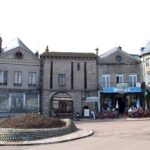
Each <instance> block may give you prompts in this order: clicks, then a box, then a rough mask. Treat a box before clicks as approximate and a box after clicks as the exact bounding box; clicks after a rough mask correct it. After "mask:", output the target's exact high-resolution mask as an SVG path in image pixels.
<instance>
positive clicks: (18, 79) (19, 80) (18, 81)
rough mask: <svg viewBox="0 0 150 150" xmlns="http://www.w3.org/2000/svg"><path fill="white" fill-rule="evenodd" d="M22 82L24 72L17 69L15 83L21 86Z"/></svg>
mask: <svg viewBox="0 0 150 150" xmlns="http://www.w3.org/2000/svg"><path fill="white" fill-rule="evenodd" d="M21 84H22V72H21V71H16V72H15V83H14V85H18V86H21Z"/></svg>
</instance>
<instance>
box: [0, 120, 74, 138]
mask: <svg viewBox="0 0 150 150" xmlns="http://www.w3.org/2000/svg"><path fill="white" fill-rule="evenodd" d="M62 121H65V122H66V126H65V127H62V128H44V129H14V128H0V141H32V140H39V139H46V138H49V137H56V136H61V135H65V134H69V133H72V132H75V131H77V128H76V126H75V124H74V122H73V121H72V120H71V119H62Z"/></svg>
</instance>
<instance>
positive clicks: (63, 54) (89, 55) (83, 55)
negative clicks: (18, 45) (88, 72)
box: [41, 51, 96, 59]
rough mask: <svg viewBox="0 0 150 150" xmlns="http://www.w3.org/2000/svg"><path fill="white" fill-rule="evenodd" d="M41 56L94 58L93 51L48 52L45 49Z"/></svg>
mask: <svg viewBox="0 0 150 150" xmlns="http://www.w3.org/2000/svg"><path fill="white" fill-rule="evenodd" d="M41 57H50V58H93V59H95V58H96V54H94V53H75V52H49V51H46V52H44V53H42V54H41Z"/></svg>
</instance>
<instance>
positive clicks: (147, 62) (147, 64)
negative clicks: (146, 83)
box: [146, 58, 150, 67]
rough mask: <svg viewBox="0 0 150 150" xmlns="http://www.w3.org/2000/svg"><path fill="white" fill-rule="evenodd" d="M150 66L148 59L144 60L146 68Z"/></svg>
mask: <svg viewBox="0 0 150 150" xmlns="http://www.w3.org/2000/svg"><path fill="white" fill-rule="evenodd" d="M148 66H150V58H148V59H146V67H148Z"/></svg>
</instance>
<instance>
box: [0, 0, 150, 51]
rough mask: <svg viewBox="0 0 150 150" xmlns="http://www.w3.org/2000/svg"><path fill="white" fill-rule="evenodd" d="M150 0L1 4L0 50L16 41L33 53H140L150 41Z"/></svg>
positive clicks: (9, 0) (15, 0) (13, 0)
mask: <svg viewBox="0 0 150 150" xmlns="http://www.w3.org/2000/svg"><path fill="white" fill-rule="evenodd" d="M149 6H150V1H149V0H0V7H1V8H0V20H1V21H0V35H1V37H2V39H3V44H2V46H3V47H6V45H7V44H9V43H10V42H11V41H12V40H13V39H14V38H16V37H19V38H20V39H21V40H22V41H23V42H24V43H25V44H26V45H27V46H28V47H29V48H30V49H31V50H32V51H33V52H36V51H39V53H42V52H44V51H45V48H46V46H47V45H48V46H49V50H50V51H59V52H92V53H93V52H94V53H95V49H96V48H99V54H103V53H105V52H106V51H108V50H110V49H112V48H114V47H117V46H121V47H122V49H123V50H124V51H126V52H127V53H132V54H139V53H140V48H141V47H143V46H145V45H146V44H147V42H148V41H149V40H150V19H149V18H150V9H149Z"/></svg>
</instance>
